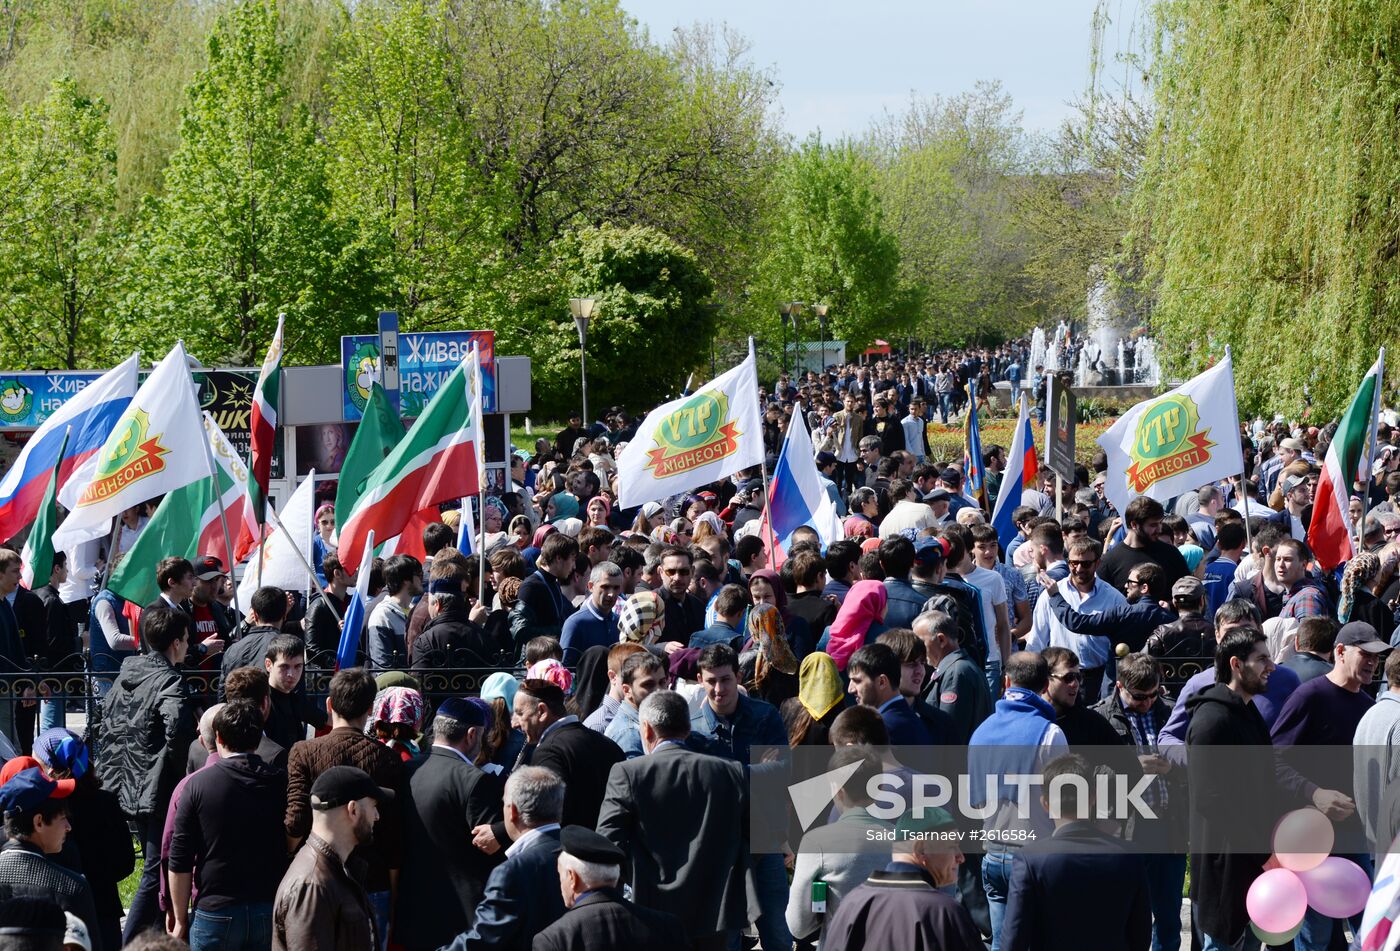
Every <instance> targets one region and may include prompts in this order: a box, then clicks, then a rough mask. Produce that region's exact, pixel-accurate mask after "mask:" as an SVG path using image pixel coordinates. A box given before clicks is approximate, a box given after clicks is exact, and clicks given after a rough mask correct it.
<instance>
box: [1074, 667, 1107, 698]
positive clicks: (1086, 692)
mask: <svg viewBox="0 0 1400 951" xmlns="http://www.w3.org/2000/svg"><path fill="white" fill-rule="evenodd" d="M1103 672H1104V668H1103V667H1085V668H1084V669H1083V670H1081V671H1080V674H1081V675H1082V676H1083V677H1084V679H1083V680H1082V681H1081V682H1080V684H1079V706H1081V707H1087V706H1089V705H1091V704H1095V703H1098V702H1099V692H1100V691H1101V690H1103Z"/></svg>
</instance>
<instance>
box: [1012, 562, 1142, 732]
mask: <svg viewBox="0 0 1400 951" xmlns="http://www.w3.org/2000/svg"><path fill="white" fill-rule="evenodd" d="M1102 550H1103V549H1101V548H1100V547H1099V543H1098V542H1096V541H1094V540H1093V539H1092V538H1081V539H1079V540H1077V541H1075V542H1074V543H1072V544H1071V545H1070V546H1069V583H1068V584H1065V583H1063V582H1056V581H1054V580H1053V579H1051V578H1049V577H1047V576H1042V582H1041V583H1042V585H1043V586H1044V591H1042V592H1041V595H1040V598H1039V600H1037V601H1036V604H1035V612H1034V614H1032V616H1031V633H1030V636H1029V637H1027V638H1026V650H1028V651H1037V652H1039V651H1042V650H1044V649H1045V648H1047V647H1052V646H1053V647H1068V648H1069V649H1070V650H1072V651H1074V653H1075V654H1076V655H1077V656H1078V657H1079V662H1080V664H1081V665H1082V668H1083V670H1082V673H1083V680H1082V681H1081V683H1082V686H1081V687H1080V690H1079V702H1080V703H1082V704H1093V703H1097V702H1098V700H1099V693H1100V691H1101V690H1102V689H1103V684H1104V674H1105V670H1106V669H1107V665H1108V663H1109V660H1110V658H1111V656H1112V651H1113V645H1111V644H1110V643H1109V639H1108V638H1107V637H1091V636H1089V635H1083V634H1079V633H1078V632H1076V631H1073V630H1070V629H1069V628H1067V627H1065V626H1064V625H1063V624H1061V623H1060V621H1059V619H1058V618H1056V617H1055V613H1054V612H1053V611H1052V610H1050V599H1051V598H1052V597H1055V596H1056V595H1057V594H1058V595H1059V596H1061V597H1063V598H1064V599H1065V600H1066V601H1068V602H1069V604H1070V607H1072V608H1074V609H1075V610H1076V611H1081V612H1083V613H1085V614H1098V613H1100V612H1102V611H1104V610H1105V609H1107V608H1111V607H1119V606H1122V605H1124V604H1126V603H1127V598H1125V597H1123V595H1122V593H1121V592H1119V591H1118V589H1116V588H1114V587H1113V586H1112V585H1110V584H1109V583H1108V582H1106V581H1104V580H1103V579H1102V578H1100V577H1099V576H1098V575H1097V574H1095V571H1096V570H1097V568H1098V565H1099V555H1100V553H1101V552H1102ZM1047 582H1048V583H1047Z"/></svg>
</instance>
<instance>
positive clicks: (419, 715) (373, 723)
mask: <svg viewBox="0 0 1400 951" xmlns="http://www.w3.org/2000/svg"><path fill="white" fill-rule="evenodd" d="M427 709H428V705H427V704H426V703H425V702H424V701H423V695H422V694H421V693H419V692H418V691H417V690H414V689H413V688H412V687H388V688H386V689H384V690H381V691H379V693H378V694H377V695H376V696H375V698H374V707H373V708H372V709H371V712H370V715H369V723H368V724H366V726H365V732H366V733H368V734H369V735H370V736H373V737H374V738H375V739H377V740H379V742H381V743H383V744H384V745H385V746H387V747H389V749H391V750H393V751H394V753H395V754H396V755H397V756H398V758H399V759H400V760H401V761H402V762H405V763H407V762H408V761H410V760H412V759H413V758H414V757H415V756H417V755H418V739H419V736H420V735H421V734H422V732H423V715H424V714H425V713H426V712H427Z"/></svg>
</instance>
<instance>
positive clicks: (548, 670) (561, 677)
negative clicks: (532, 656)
mask: <svg viewBox="0 0 1400 951" xmlns="http://www.w3.org/2000/svg"><path fill="white" fill-rule="evenodd" d="M525 679H526V680H548V681H549V682H550V683H552V684H554V686H556V687H558V688H559V689H560V690H562V691H564V692H565V693H568V692H569V691H570V689H572V688H573V686H574V675H573V673H572V672H570V670H569V668H567V667H565V666H564V665H563V664H561V663H559V661H557V660H555V659H554V658H553V657H547V658H545V659H544V660H537V661H535V662H534V663H533V664H531V665H530V669H529V670H527V671H525Z"/></svg>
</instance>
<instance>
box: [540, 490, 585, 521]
mask: <svg viewBox="0 0 1400 951" xmlns="http://www.w3.org/2000/svg"><path fill="white" fill-rule="evenodd" d="M577 515H578V496H576V495H574V494H573V493H572V492H555V493H554V494H553V495H551V496H550V497H549V501H548V502H546V503H545V508H544V518H545V521H547V522H551V523H554V522H560V521H563V520H564V519H566V518H574V517H576V516H577Z"/></svg>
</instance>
